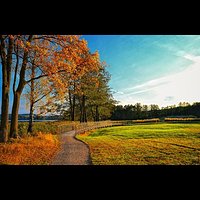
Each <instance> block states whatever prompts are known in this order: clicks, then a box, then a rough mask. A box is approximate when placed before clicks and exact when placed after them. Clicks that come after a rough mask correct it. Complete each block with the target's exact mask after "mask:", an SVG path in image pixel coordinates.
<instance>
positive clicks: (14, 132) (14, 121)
mask: <svg viewBox="0 0 200 200" xmlns="http://www.w3.org/2000/svg"><path fill="white" fill-rule="evenodd" d="M20 96H21V94H20V93H19V92H16V93H15V95H14V101H13V107H12V117H11V126H10V137H11V138H17V137H18V111H19V104H20Z"/></svg>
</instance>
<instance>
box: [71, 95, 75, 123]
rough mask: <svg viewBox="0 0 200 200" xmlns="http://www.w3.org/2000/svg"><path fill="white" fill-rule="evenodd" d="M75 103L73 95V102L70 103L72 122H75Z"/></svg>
mask: <svg viewBox="0 0 200 200" xmlns="http://www.w3.org/2000/svg"><path fill="white" fill-rule="evenodd" d="M75 101H76V98H75V95H73V101H72V121H74V120H75Z"/></svg>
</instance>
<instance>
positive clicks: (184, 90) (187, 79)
mask: <svg viewBox="0 0 200 200" xmlns="http://www.w3.org/2000/svg"><path fill="white" fill-rule="evenodd" d="M183 57H184V58H185V59H188V60H190V61H192V64H190V65H189V66H188V67H187V68H186V69H184V70H183V71H181V72H179V73H174V74H171V75H168V76H164V77H161V78H158V79H154V80H150V81H147V82H145V83H142V84H140V85H136V86H134V87H129V88H126V89H124V90H123V91H122V92H123V93H124V94H123V95H122V94H120V93H118V94H117V98H118V99H119V101H121V103H122V104H125V102H126V103H129V104H130V103H132V104H133V103H136V102H141V103H146V104H151V103H156V104H158V105H160V106H166V105H169V104H177V103H179V102H180V101H188V102H194V101H199V100H200V93H199V85H200V79H199V75H200V56H194V55H192V54H185V55H183Z"/></svg>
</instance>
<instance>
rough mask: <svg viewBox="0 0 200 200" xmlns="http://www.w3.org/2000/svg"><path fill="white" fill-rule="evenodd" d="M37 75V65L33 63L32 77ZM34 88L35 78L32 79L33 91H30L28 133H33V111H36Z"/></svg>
mask: <svg viewBox="0 0 200 200" xmlns="http://www.w3.org/2000/svg"><path fill="white" fill-rule="evenodd" d="M34 77H35V66H34V65H33V66H32V68H31V78H34ZM34 89H35V84H34V80H31V92H30V112H29V125H28V130H27V133H33V113H34V107H33V106H34V100H35V98H34Z"/></svg>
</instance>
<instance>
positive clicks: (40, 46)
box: [0, 35, 91, 141]
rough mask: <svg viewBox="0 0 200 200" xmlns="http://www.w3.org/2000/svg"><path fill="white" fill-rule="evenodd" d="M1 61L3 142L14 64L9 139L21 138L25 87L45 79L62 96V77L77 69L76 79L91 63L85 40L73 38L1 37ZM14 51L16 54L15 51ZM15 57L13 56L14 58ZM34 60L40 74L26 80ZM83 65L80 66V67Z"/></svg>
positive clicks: (39, 36)
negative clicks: (21, 99) (13, 64)
mask: <svg viewBox="0 0 200 200" xmlns="http://www.w3.org/2000/svg"><path fill="white" fill-rule="evenodd" d="M0 42H1V47H0V48H1V49H0V54H1V61H2V72H3V82H2V120H1V136H2V140H1V141H7V138H8V105H9V91H10V77H11V65H12V63H13V62H14V61H15V62H16V65H15V67H14V66H13V67H14V83H13V93H14V101H13V105H12V116H11V126H10V137H17V136H18V111H19V103H20V98H21V94H22V92H23V89H24V88H25V86H26V84H28V83H33V82H32V81H33V80H38V79H41V78H43V77H48V79H49V80H50V81H51V82H53V83H54V84H53V85H54V87H55V88H59V89H58V90H57V91H58V93H60V94H64V89H65V88H66V81H63V76H67V75H68V74H71V73H72V72H73V71H74V70H76V69H81V70H80V71H77V73H76V75H77V77H79V76H82V75H83V74H84V73H86V72H87V70H89V69H90V67H91V65H88V66H89V67H88V68H87V67H85V66H86V64H88V63H87V61H88V57H89V56H88V55H89V49H88V47H87V43H86V41H85V40H82V39H80V36H76V35H72V36H70V35H69V36H65V35H62V36H60V35H11V36H2V35H1V37H0ZM13 49H14V51H13ZM12 55H13V56H12ZM33 60H34V62H35V63H34V67H36V68H37V69H39V71H40V73H38V74H36V76H35V77H34V78H31V79H28V80H27V72H28V70H30V69H29V68H28V65H29V63H32V62H33ZM32 66H33V65H32ZM78 66H81V67H78Z"/></svg>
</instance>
